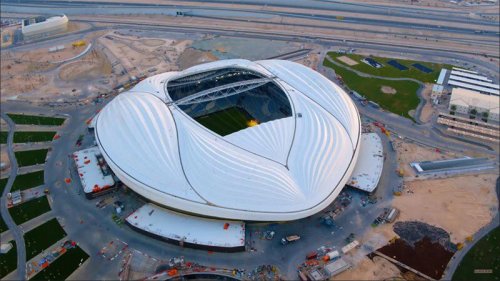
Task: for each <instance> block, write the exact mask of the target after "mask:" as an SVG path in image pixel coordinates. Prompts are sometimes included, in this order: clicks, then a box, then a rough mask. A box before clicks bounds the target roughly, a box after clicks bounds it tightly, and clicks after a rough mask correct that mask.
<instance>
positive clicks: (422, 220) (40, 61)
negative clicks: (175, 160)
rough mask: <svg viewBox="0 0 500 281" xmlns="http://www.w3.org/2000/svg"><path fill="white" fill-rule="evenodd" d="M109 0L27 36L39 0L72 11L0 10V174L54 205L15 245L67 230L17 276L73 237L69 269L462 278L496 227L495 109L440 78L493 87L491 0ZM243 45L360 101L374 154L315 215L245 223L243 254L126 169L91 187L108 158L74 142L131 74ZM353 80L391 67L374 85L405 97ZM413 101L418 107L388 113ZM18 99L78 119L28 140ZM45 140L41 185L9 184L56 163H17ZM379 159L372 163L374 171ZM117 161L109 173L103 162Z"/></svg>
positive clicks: (95, 273) (233, 54) (61, 250)
mask: <svg viewBox="0 0 500 281" xmlns="http://www.w3.org/2000/svg"><path fill="white" fill-rule="evenodd" d="M105 2H106V5H109V7H111V8H112V9H109V11H106V12H102V10H100V9H101V8H100V7H97V6H96V4H95V3H93V2H91V1H88V3H85V4H84V5H78V4H76V3H75V5H74V6H71V7H70V9H68V11H69V13H68V18H69V19H70V21H69V22H68V23H67V25H65V27H64V29H58V30H57V32H53V33H52V32H51V33H50V34H46V35H47V36H46V38H43V36H42V37H40V36H39V37H31V35H30V36H28V33H26V36H22V34H21V35H20V33H22V27H23V23H22V22H21V20H23V22H24V20H26V19H28V20H30V22H33V23H38V22H37V20H40V15H35V14H33V13H34V12H38V9H39V10H40V13H44V14H43V15H44V16H43V17H45V18H46V20H47V19H49V18H50V17H49V16H48V14H49V12H50V15H51V16H56V17H57V16H58V15H59V14H60V15H62V14H63V12H66V11H63V10H64V9H63V7H62V6H64V5H62V6H61V7H58V6H56V5H55V4H50V3H49V4H36V3H35V4H36V5H35V4H33V3H31V2H30V1H28V2H27V3H25V6H26V7H27V8H28V9H27V10H26V11H25V12H23V13H20V12H19V11H20V10H21V9H26V7H24V6H23V5H21V6H16V5H15V4H14V3H10V2H9V3H7V4H6V6H7V12H5V11H3V12H2V16H5V17H6V19H8V21H5V23H4V21H2V38H1V39H2V51H1V54H0V61H1V66H0V82H1V84H2V87H1V88H0V95H1V97H0V101H1V103H2V107H3V108H2V119H1V121H0V128H1V131H2V143H1V144H0V154H1V157H0V158H1V159H0V160H1V162H2V166H1V176H0V179H1V183H2V185H4V186H5V187H6V189H8V190H7V191H6V192H5V195H4V196H5V198H2V200H5V203H6V206H7V207H12V208H16V207H17V206H22V204H20V203H22V202H24V200H26V199H27V198H28V199H32V198H35V197H37V198H35V199H40V200H41V199H43V200H46V201H47V207H48V210H50V212H48V213H47V214H44V215H41V216H39V217H38V218H35V219H33V220H32V221H20V220H18V221H17V222H18V223H17V224H16V222H15V223H14V226H12V225H11V224H9V227H8V228H6V229H7V230H6V231H5V232H3V233H2V237H7V238H8V240H10V241H14V242H17V243H18V244H19V242H18V241H16V240H17V236H16V235H17V234H18V232H19V233H21V232H20V231H21V230H22V229H24V230H27V229H31V228H33V227H35V225H36V224H37V223H39V220H45V219H46V218H47V217H51V218H52V217H56V218H57V219H58V221H61V222H63V223H61V227H63V228H64V231H65V232H66V233H67V237H65V238H64V241H68V242H66V243H65V242H64V241H58V243H54V244H53V245H51V246H50V247H49V246H47V247H45V248H44V249H45V250H44V249H41V250H42V253H40V255H39V256H37V257H36V258H33V259H31V258H28V259H27V260H26V261H25V264H26V266H27V267H23V266H22V265H21V266H18V268H17V269H16V270H14V271H10V272H8V273H9V275H6V277H7V278H6V279H8V280H11V279H19V278H16V277H18V275H19V276H20V275H23V274H24V273H26V276H29V277H31V276H33V277H34V276H45V275H43V274H45V273H44V272H46V271H47V269H50V268H51V266H52V265H51V264H52V263H53V262H55V261H57V260H58V259H59V258H60V257H61V256H62V257H64V256H65V255H66V258H68V255H67V253H65V252H66V251H68V252H71V251H70V250H71V249H73V250H74V249H76V248H78V249H79V251H80V250H82V251H83V252H86V253H87V254H88V255H89V256H90V258H89V259H88V260H87V261H85V262H82V263H79V262H76V266H77V267H76V269H75V271H74V273H73V274H72V275H71V276H69V275H68V276H69V277H70V279H117V278H119V279H120V280H138V279H143V280H177V279H181V278H184V277H183V276H198V277H199V278H204V279H206V280H210V279H214V278H218V279H219V278H220V279H225V280H233V279H234V280H294V279H297V278H300V279H302V280H439V279H451V276H450V275H449V274H450V272H451V274H453V272H454V270H455V268H456V265H457V264H458V262H459V260H460V259H461V257H462V256H463V255H462V254H463V253H466V252H467V251H468V249H469V248H470V247H472V246H473V245H474V243H475V242H476V241H477V240H478V239H480V238H481V237H482V236H484V235H485V233H487V231H488V230H489V229H490V228H491V227H492V226H494V225H497V220H498V215H499V214H498V204H499V200H498V186H499V180H498V156H497V154H498V151H499V148H498V145H497V144H498V136H499V135H498V122H497V121H495V120H494V119H493V118H492V117H493V114H495V112H497V111H498V110H497V109H495V108H492V109H489V110H490V111H488V113H487V114H484V113H479V112H478V113H477V116H476V114H473V115H474V116H473V117H474V118H472V117H471V116H472V115H471V114H470V112H471V110H470V109H469V107H471V108H472V107H473V104H467V110H466V111H464V112H462V113H461V115H460V114H455V111H456V110H455V109H456V105H455V107H454V109H453V110H452V105H454V104H452V103H449V102H448V99H451V91H448V90H449V89H448V88H444V90H443V87H434V86H435V85H438V84H439V82H438V81H439V80H440V79H441V78H438V74H439V77H441V74H440V73H439V69H443V68H444V67H454V68H450V69H454V71H458V70H456V69H455V67H460V68H461V69H463V70H466V72H467V71H468V72H469V74H472V75H476V74H478V75H479V74H481V75H484V78H483V79H489V81H490V82H491V84H494V83H496V82H495V81H498V70H497V68H498V67H497V66H498V62H499V57H498V42H497V40H496V39H498V38H497V37H498V26H497V24H498V20H499V16H498V11H497V10H498V9H497V8H498V3H496V2H495V1H488V0H484V1H436V0H411V1H410V0H400V1H390V0H376V1H368V0H352V1H351V0H349V1H347V2H346V3H335V5H336V6H335V7H331V6H330V3H328V2H324V1H311V2H309V3H307V4H302V2H301V1H298V2H297V3H287V4H286V5H285V4H283V3H278V2H279V1H270V2H269V3H267V4H265V5H262V3H260V2H259V1H248V3H247V2H246V3H232V2H231V3H229V2H228V1H219V2H217V1H215V2H206V3H205V2H204V3H203V4H202V3H201V2H200V3H198V2H199V1H194V2H185V1H181V2H178V1H167V2H164V1H152V2H151V3H141V2H140V1H135V0H127V1H121V2H120V3H115V2H114V1H105ZM254 2H255V3H254ZM37 5H38V6H37ZM87 5H88V8H85V9H84V8H82V7H83V6H87ZM204 5H205V6H204ZM301 5H309V6H311V7H309V6H308V7H306V6H301ZM80 6H82V7H80ZM201 6H204V7H205V8H207V7H209V9H205V8H202V7H201ZM381 7H383V9H382V8H381ZM93 9H96V11H97V10H98V11H99V12H95V11H92V10H93ZM417 10H418V11H419V12H418V13H415V11H417ZM160 11H161V12H160ZM372 11H373V13H372ZM61 17H62V16H61ZM37 18H38V19H37ZM46 20H43V21H46ZM43 21H41V20H40V22H43ZM30 24H31V23H30ZM27 26H29V24H27ZM44 34H45V33H44ZM332 54H333V55H332ZM232 58H243V59H249V60H251V61H259V60H267V59H270V60H271V59H278V60H290V61H294V62H298V63H300V64H302V65H305V66H307V67H309V68H311V69H313V70H315V71H317V72H318V73H320V74H321V75H323V76H324V77H326V78H328V79H329V80H330V81H332V82H333V84H335V85H334V86H332V87H335V89H337V87H338V88H339V89H341V90H343V91H345V92H346V93H347V95H346V97H347V99H351V100H352V102H353V104H354V106H355V110H356V112H357V113H358V114H359V117H360V123H361V131H362V133H363V135H364V136H363V137H360V139H359V141H360V142H365V143H368V142H373V143H374V144H376V145H373V147H374V149H372V150H365V151H362V150H361V152H359V153H363V152H364V154H363V155H362V156H358V158H357V159H361V158H363V156H366V155H368V156H369V157H365V158H363V159H365V160H364V162H365V163H368V165H366V166H369V167H368V168H366V167H355V168H359V169H358V170H356V169H354V168H353V169H352V170H350V171H349V172H350V173H351V178H350V179H349V180H348V182H346V186H344V187H343V189H342V190H341V191H339V193H338V196H336V199H335V200H334V201H333V202H332V203H331V204H329V205H328V206H327V207H326V208H325V209H322V210H321V211H319V212H318V213H315V214H313V215H311V216H309V217H305V218H303V219H299V220H293V221H289V222H280V223H276V222H262V223H255V222H253V221H242V224H241V225H242V227H240V229H238V234H239V235H240V236H241V237H240V236H238V237H237V238H238V242H239V244H238V252H234V253H223V252H217V251H213V249H208V248H196V247H192V248H194V249H191V248H190V247H187V246H189V245H188V242H190V240H189V241H188V240H186V239H188V238H189V239H192V240H193V239H194V242H193V241H191V242H193V243H194V244H196V243H198V242H200V243H201V242H203V241H201V240H199V239H197V237H198V236H197V235H199V236H201V235H206V233H207V232H208V230H207V229H208V228H206V230H207V231H205V232H203V230H196V229H195V228H203V227H197V226H196V225H195V224H191V223H188V224H189V227H187V226H186V227H182V228H183V230H185V232H186V233H185V234H182V235H183V237H180V236H179V235H177V234H178V233H177V232H175V233H174V232H173V231H171V228H172V227H171V225H168V224H164V223H163V222H164V220H163V218H159V217H158V216H159V215H161V214H160V212H161V210H160V209H147V208H143V209H141V208H142V207H144V206H146V205H147V204H148V203H151V202H150V201H147V200H146V199H145V198H143V197H141V196H140V195H139V194H136V193H135V192H134V190H133V189H132V188H129V187H127V186H126V185H125V184H123V183H120V184H116V185H115V182H113V184H111V183H108V182H103V184H102V185H98V186H97V187H96V186H95V185H94V184H90V185H88V186H86V185H85V184H84V182H86V181H87V179H86V178H85V177H86V176H89V174H91V172H89V171H88V170H86V169H82V168H81V167H85V165H87V164H89V165H88V166H90V163H92V164H93V165H94V164H95V165H98V166H99V167H102V163H100V160H99V158H96V161H89V159H87V158H85V156H84V155H81V157H80V158H81V159H80V158H78V157H76V158H75V157H74V156H72V155H73V153H75V152H77V151H81V150H82V149H83V150H84V149H88V148H89V147H96V145H97V142H96V135H95V131H94V128H92V124H93V121H92V120H93V118H94V117H95V116H97V114H98V113H99V112H101V110H102V109H103V108H104V106H106V105H107V104H108V103H109V102H110V101H112V100H113V99H114V98H115V97H119V98H121V97H122V96H124V95H121V94H122V93H125V92H127V91H129V90H131V89H132V88H133V87H134V86H135V85H136V84H138V83H140V82H141V81H143V82H144V83H143V84H142V86H148V83H149V86H150V84H152V82H151V80H150V79H149V77H151V76H154V75H157V74H162V73H166V72H176V71H182V70H185V69H187V68H189V67H192V66H196V65H199V64H202V63H206V62H214V61H218V60H223V59H232ZM325 62H326V63H330V62H331V63H332V64H334V66H335V67H330V66H329V65H327V64H326V63H325ZM391 63H392V64H391ZM431 66H435V67H436V68H433V67H431ZM437 66H439V67H437ZM405 67H406V69H404V68H405ZM436 69H437V70H436ZM427 71H429V73H427ZM409 73H410V74H412V75H416V76H415V77H414V76H409ZM415 73H416V74H415ZM474 73H475V74H474ZM298 77H299V78H300V79H302V78H304V77H302V76H300V75H298ZM349 77H351V78H352V77H354V78H353V79H351V80H354V81H355V82H356V81H357V83H358V84H362V85H361V86H366V85H367V84H366V85H365V83H363V82H361V83H360V82H359V81H373V80H380V81H381V82H380V83H378V84H376V87H372V88H370V89H366V92H367V93H371V94H373V93H376V94H374V95H375V96H376V95H378V97H381V99H385V100H388V101H390V102H391V104H393V105H394V107H393V108H390V107H384V104H383V103H380V102H379V101H373V100H368V99H367V98H366V96H365V95H366V93H364V92H363V91H361V90H357V89H355V88H354V86H353V87H352V88H351V85H350V84H351V83H348V82H349V81H351V80H349ZM418 77H425V78H426V79H427V80H419V79H418ZM300 79H299V80H300ZM357 79H358V80H359V81H358V80H357ZM361 79H363V80H361ZM393 80H412V81H411V82H412V83H414V84H415V89H413V88H411V89H410V88H404V87H403V88H401V87H397V85H396V84H395V83H393V82H395V81H393ZM216 81H217V80H216ZM304 81H305V82H308V81H306V80H304ZM304 81H302V83H304ZM485 81H486V80H485ZM157 82H158V83H160V82H159V81H157ZM164 82H165V81H161V83H164ZM309 82H311V81H309ZM490 82H488V83H490ZM161 83H160V84H161ZM304 84H307V83H304ZM433 84H434V86H433ZM374 85H375V84H374ZM495 85H496V84H495ZM164 86H165V88H166V85H164ZM361 86H360V87H361ZM438 86H439V85H438ZM441 86H443V85H441ZM496 86H497V85H496ZM161 87H163V86H161ZM444 87H446V85H444ZM436 89H437V90H436ZM490 90H491V89H490ZM493 90H497V89H493ZM438 91H439V95H438V96H439V97H438V98H437V99H436V93H435V92H438ZM131 92H132V93H134V91H131ZM157 93H159V92H157ZM134 94H135V93H134ZM402 94H406V95H407V96H402ZM493 94H494V93H493ZM120 95H121V96H120ZM481 95H484V93H481ZM406 98H408V99H406ZM410 99H411V100H412V101H413V102H414V104H413V105H414V106H413V105H412V107H409V108H408V109H407V108H406V107H405V110H404V112H398V111H396V110H393V109H398V108H399V107H400V106H401V104H402V103H404V102H406V101H407V100H410ZM490 99H491V97H489V98H488V100H490ZM491 100H493V99H491ZM353 108H354V107H353ZM5 110H8V111H7V112H8V113H18V114H21V113H28V114H29V113H31V114H33V115H45V114H47V115H51V116H56V115H58V114H63V115H65V116H67V117H68V120H69V122H66V123H65V125H63V126H61V127H60V128H58V129H57V138H54V139H53V141H55V142H54V145H53V146H52V145H51V144H49V143H48V142H47V143H43V144H39V143H37V142H36V141H35V142H32V141H31V140H29V141H27V142H26V143H16V142H15V141H14V142H13V141H12V140H13V139H14V136H13V134H14V133H13V130H14V129H15V131H16V132H17V133H19V132H18V131H20V132H23V131H28V130H31V129H33V126H32V125H22V124H16V123H15V122H13V121H12V120H9V117H8V116H7V117H5V118H4V115H5V114H4V113H5V112H4V111H5ZM495 110H497V111H495ZM49 112H50V114H49ZM457 112H458V111H457ZM294 114H295V113H294ZM302 114H305V113H303V112H300V113H298V114H297V118H301V117H303V116H302ZM488 114H489V115H488ZM469 115H470V116H469ZM304 117H307V116H306V115H304ZM96 119H97V118H96ZM297 120H299V121H298V122H300V120H305V119H297ZM254 122H255V123H257V121H254ZM257 124H258V123H257ZM38 127H41V128H40V131H48V130H49V129H50V126H47V127H46V128H45V127H44V126H38ZM37 130H38V129H37ZM141 137H142V136H139V137H138V138H141ZM123 139H125V141H129V139H126V138H123ZM118 140H120V141H121V140H122V139H121V138H120V139H119V138H117V139H116V141H118ZM51 141H52V140H51ZM334 141H335V140H334ZM9 142H10V143H9ZM326 143H328V142H326ZM39 147H41V148H43V149H49V150H50V153H49V154H47V155H46V157H45V160H44V161H46V169H44V171H42V172H41V176H40V179H41V183H37V184H39V186H36V187H34V188H32V190H31V189H28V190H25V191H16V190H14V189H13V188H12V185H13V184H12V181H13V180H12V179H11V178H10V180H9V177H12V176H14V177H16V176H17V177H21V176H23V175H24V174H25V173H27V171H31V170H37V169H38V167H40V166H37V165H43V164H40V163H35V165H33V167H35V168H36V169H35V168H33V167H21V169H19V171H20V172H19V175H18V171H17V170H18V169H11V168H10V167H11V165H12V166H13V167H17V166H18V164H19V163H17V161H18V160H16V158H15V157H14V158H13V159H14V160H15V162H11V161H13V160H12V158H9V153H11V154H14V153H15V152H19V151H20V150H25V149H33V148H39ZM365 154H366V155H365ZM14 155H15V154H14ZM82 157H83V158H82ZM101 158H102V156H101ZM92 159H94V158H92ZM78 160H81V161H80V162H83V164H82V163H79V162H78ZM75 161H77V162H75ZM16 163H17V164H16ZM43 163H45V162H43ZM95 165H94V166H95ZM32 168H33V169H32ZM108 168H110V169H111V168H112V166H111V164H110V166H109V167H106V169H108ZM362 168H364V169H362ZM372 170H376V173H373V174H376V175H377V177H372V176H370V175H371V174H370V173H368V172H367V171H372ZM37 171H38V170H37ZM91 176H92V175H91ZM105 176H109V175H108V174H105V173H103V175H101V174H99V175H97V176H95V177H102V178H103V179H104V177H105ZM111 185H113V186H114V188H113V189H112V190H111V189H109V193H107V192H106V194H104V193H103V194H98V195H97V194H96V195H95V196H86V193H88V192H87V191H94V190H96V191H98V189H100V187H103V189H106V190H108V187H109V186H111ZM0 187H2V190H3V186H0ZM341 188H342V187H341ZM7 193H9V195H7ZM35 194H36V196H35ZM21 195H22V196H21ZM20 197H22V198H21V199H22V200H21V201H19V198H20ZM45 198H46V199H45ZM332 200H333V199H332ZM44 202H45V201H44ZM9 209H10V208H9ZM10 210H11V211H12V210H14V211H15V210H16V209H10ZM163 211H165V212H166V211H172V210H170V209H165V210H163ZM2 220H5V219H2ZM152 220H156V221H155V224H156V225H155V224H153V223H152ZM5 221H6V220H5ZM1 222H2V223H3V221H1ZM185 222H186V221H184V223H185ZM162 223H163V224H162ZM243 223H244V226H243ZM21 224H23V225H21ZM158 225H163V226H165V227H164V228H161V227H158ZM172 225H173V223H172ZM233 225H236V224H235V223H234V221H228V222H225V223H223V224H220V225H218V226H217V229H216V230H217V231H218V232H214V233H216V234H213V236H214V237H216V238H218V239H219V240H224V241H222V242H224V243H227V242H228V241H227V240H228V239H226V238H224V237H222V235H218V234H217V233H229V232H230V230H231V227H233ZM138 226H141V227H143V228H145V229H149V230H151V232H157V233H159V234H162V235H163V236H165V235H167V234H168V235H173V236H175V237H173V238H172V239H171V240H173V242H172V241H167V240H168V239H160V238H158V237H154V236H146V235H143V234H141V233H137V232H136V231H134V227H138ZM89 233H91V234H89ZM162 235H159V236H162ZM176 235H177V236H179V237H177V236H176ZM193 237H194V238H193ZM166 242H167V243H166ZM212 242H213V241H212V240H210V243H211V244H213V243H212ZM217 242H218V241H217ZM222 242H221V243H222ZM13 245H14V247H15V244H13ZM2 246H3V245H2ZM18 246H19V245H18ZM80 247H81V249H80ZM41 248H43V247H41ZM14 255H15V254H14ZM30 259H31V260H30ZM78 261H80V258H78ZM82 261H83V259H82ZM52 268H55V267H54V266H52ZM44 270H45V271H44ZM25 271H26V272H25ZM70 274H71V272H70ZM23 276H24V275H23ZM1 278H4V276H2V277H1ZM176 278H177V279H176ZM61 279H64V278H62V277H61Z"/></svg>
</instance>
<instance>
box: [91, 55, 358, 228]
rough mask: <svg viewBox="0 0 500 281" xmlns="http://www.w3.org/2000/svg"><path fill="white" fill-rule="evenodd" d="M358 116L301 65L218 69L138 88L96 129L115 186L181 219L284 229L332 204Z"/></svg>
mask: <svg viewBox="0 0 500 281" xmlns="http://www.w3.org/2000/svg"><path fill="white" fill-rule="evenodd" d="M360 123H361V122H360V118H359V113H358V112H357V109H356V107H355V105H354V104H353V102H352V101H351V99H350V98H349V97H348V95H347V94H346V93H345V92H344V91H343V90H342V89H341V88H340V87H338V86H337V85H336V84H334V83H333V82H331V81H330V80H328V79H327V78H325V77H324V76H322V75H321V74H319V73H317V72H316V71H314V70H312V69H310V68H307V67H305V66H302V65H300V64H297V63H294V62H290V61H281V60H263V61H256V62H251V61H248V60H242V59H235V60H222V61H216V62H211V63H206V64H202V65H197V66H194V67H191V68H188V69H186V70H184V71H179V72H175V71H173V72H167V73H163V74H159V75H156V76H153V77H150V78H148V79H145V80H143V81H142V82H140V83H139V84H137V85H136V86H135V87H134V88H132V89H131V90H129V91H127V92H125V93H122V94H120V95H118V96H117V97H116V98H115V99H113V100H112V101H111V102H110V103H109V104H107V105H106V106H105V107H104V108H103V110H102V111H100V113H99V114H98V115H97V116H96V117H95V118H94V124H95V125H94V129H95V136H96V141H97V144H98V147H99V149H100V151H101V152H102V156H103V157H104V158H105V160H106V162H107V164H108V165H109V167H110V168H111V170H112V171H113V172H114V173H115V175H116V176H117V177H118V178H119V179H120V180H121V181H122V182H123V183H124V184H125V185H127V186H128V187H129V188H130V189H132V190H134V191H135V192H136V193H138V194H140V195H141V196H143V197H145V198H147V199H148V200H151V201H152V202H153V203H155V204H158V205H161V206H163V207H165V208H168V209H173V210H177V211H180V212H183V213H188V214H196V215H201V216H206V217H213V218H224V219H234V220H246V221H287V220H295V219H300V218H304V217H307V216H310V215H313V214H315V213H317V212H319V211H321V210H323V209H324V208H326V207H327V206H328V205H330V204H331V203H332V201H333V200H334V199H335V198H336V196H337V195H338V194H339V193H340V191H341V190H342V188H343V187H344V186H345V184H346V183H347V182H348V180H349V179H350V177H351V174H352V172H353V169H354V167H355V164H356V162H357V158H358V152H359V148H358V147H359V144H360V136H361V128H360Z"/></svg>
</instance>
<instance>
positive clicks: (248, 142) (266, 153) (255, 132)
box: [224, 117, 295, 166]
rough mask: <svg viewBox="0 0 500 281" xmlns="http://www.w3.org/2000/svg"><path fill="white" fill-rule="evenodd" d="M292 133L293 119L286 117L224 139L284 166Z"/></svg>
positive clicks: (293, 131) (293, 129) (293, 127)
mask: <svg viewBox="0 0 500 281" xmlns="http://www.w3.org/2000/svg"><path fill="white" fill-rule="evenodd" d="M294 133H295V118H294V117H286V118H281V119H276V120H272V121H269V122H265V123H262V124H260V125H258V126H255V127H250V128H247V129H244V130H240V131H237V132H234V133H232V134H229V135H227V136H224V139H226V140H227V141H229V142H231V143H232V144H234V145H236V146H239V147H241V148H243V149H246V150H248V151H251V152H253V153H255V154H257V155H260V156H262V157H265V158H267V159H271V160H273V161H276V162H279V163H281V164H282V165H284V166H286V161H287V158H288V153H289V152H290V148H291V145H292V140H293V134H294Z"/></svg>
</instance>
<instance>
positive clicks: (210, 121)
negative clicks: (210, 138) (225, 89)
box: [195, 107, 252, 136]
mask: <svg viewBox="0 0 500 281" xmlns="http://www.w3.org/2000/svg"><path fill="white" fill-rule="evenodd" d="M195 119H196V121H198V122H199V123H200V124H202V125H203V126H205V127H207V128H208V129H210V130H212V131H213V132H215V133H217V134H219V135H221V136H225V135H229V134H231V133H234V132H236V131H239V130H242V129H245V128H247V127H248V125H247V122H248V121H250V120H251V119H252V118H251V116H250V115H249V114H248V113H246V112H244V111H243V110H241V109H239V108H236V107H231V108H228V109H224V110H221V111H217V112H214V113H211V114H208V115H204V116H201V117H197V118H195Z"/></svg>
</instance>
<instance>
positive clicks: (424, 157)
mask: <svg viewBox="0 0 500 281" xmlns="http://www.w3.org/2000/svg"><path fill="white" fill-rule="evenodd" d="M393 143H394V146H395V147H396V151H397V155H398V163H399V168H400V169H402V170H403V173H404V177H405V179H407V180H408V179H413V178H414V177H415V175H416V174H415V171H414V170H413V168H412V167H410V163H411V162H420V161H432V160H440V159H451V158H457V157H460V156H462V155H458V154H456V153H452V152H448V151H441V150H440V151H436V150H435V149H432V148H430V147H424V146H421V145H418V144H415V143H410V142H405V141H402V140H399V139H395V140H393Z"/></svg>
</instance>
